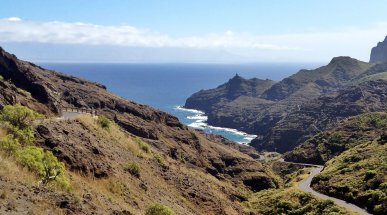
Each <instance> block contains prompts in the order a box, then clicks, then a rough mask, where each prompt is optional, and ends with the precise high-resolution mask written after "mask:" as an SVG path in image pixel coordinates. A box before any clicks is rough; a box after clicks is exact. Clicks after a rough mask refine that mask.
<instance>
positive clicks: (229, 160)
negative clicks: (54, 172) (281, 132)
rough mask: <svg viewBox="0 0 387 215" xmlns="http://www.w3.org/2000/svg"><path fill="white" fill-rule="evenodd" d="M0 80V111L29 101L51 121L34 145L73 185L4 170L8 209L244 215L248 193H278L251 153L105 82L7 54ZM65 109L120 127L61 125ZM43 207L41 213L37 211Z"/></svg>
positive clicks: (89, 122) (0, 63)
mask: <svg viewBox="0 0 387 215" xmlns="http://www.w3.org/2000/svg"><path fill="white" fill-rule="evenodd" d="M0 76H1V78H0V109H2V108H3V107H4V106H5V105H9V104H11V105H12V104H16V103H20V104H22V105H24V106H27V107H29V108H31V109H33V110H36V111H38V112H40V113H42V114H44V115H45V116H46V117H47V118H48V119H47V120H43V121H40V122H37V123H34V126H35V135H36V142H35V143H34V144H35V145H36V146H38V147H42V148H44V149H46V150H48V151H51V152H52V153H53V154H54V155H55V156H56V157H57V158H58V159H59V160H60V161H62V162H63V163H64V164H65V166H66V169H67V170H68V174H69V179H70V183H71V184H72V187H73V190H72V191H71V192H70V193H68V192H63V191H58V190H55V189H54V190H51V189H48V188H40V187H39V188H36V182H37V178H35V177H34V176H28V175H27V176H26V177H25V178H18V179H17V180H11V179H14V178H15V177H14V175H13V174H14V173H15V171H13V170H9V171H4V172H0V173H1V175H0V179H1V183H0V186H1V187H6V188H7V191H6V192H7V193H8V192H9V193H11V192H12V195H7V194H4V195H3V197H1V198H2V199H4V201H1V203H0V212H6V213H20V212H23V211H26V212H30V213H36V214H51V213H54V212H53V211H55V213H56V212H58V213H59V212H60V213H65V214H108V213H111V214H143V213H144V211H145V209H146V208H147V207H148V206H149V205H151V204H153V203H162V204H164V205H167V206H169V207H171V208H172V209H173V210H174V211H175V212H176V213H177V214H243V213H244V212H243V206H242V205H241V203H240V202H241V201H242V200H243V197H242V196H240V194H239V190H249V191H259V190H261V189H266V188H274V187H277V186H278V182H277V179H276V176H275V175H274V174H273V173H272V172H271V171H270V170H267V168H265V166H264V165H263V164H261V163H259V162H257V161H256V160H254V159H253V158H252V157H250V156H248V155H246V154H243V153H241V152H240V151H243V149H241V148H238V149H234V148H233V147H230V146H228V145H225V144H223V143H222V141H218V139H217V138H210V137H207V136H205V135H203V134H201V133H199V132H196V131H194V130H191V129H189V128H188V127H186V126H184V125H183V124H181V123H180V122H179V121H178V120H177V118H176V117H174V116H171V115H169V114H167V113H164V112H162V111H159V110H156V109H153V108H151V107H148V106H145V105H141V104H137V103H135V102H131V101H127V100H125V99H123V98H120V97H118V96H116V95H113V94H111V93H109V92H108V91H107V90H106V87H104V86H103V85H100V84H97V83H92V82H89V81H86V80H83V79H79V78H76V77H71V76H67V75H64V74H60V73H57V72H54V71H49V70H45V69H43V68H41V67H39V66H36V65H34V64H32V63H28V62H25V61H21V60H18V59H17V58H16V57H15V56H14V55H11V54H9V53H7V52H5V51H4V50H2V49H1V50H0ZM63 107H78V108H93V109H94V110H96V111H97V114H98V115H99V116H106V117H107V118H108V119H110V120H111V121H112V122H111V124H112V125H111V126H110V128H109V129H106V128H103V127H102V126H101V124H100V123H99V122H98V121H95V120H94V119H92V118H90V117H81V118H78V119H70V120H57V119H56V118H55V117H56V116H59V115H61V111H62V109H63ZM0 134H2V133H1V132H0ZM2 135H3V136H1V135H0V139H2V138H4V134H2ZM247 150H251V149H247ZM0 156H1V159H2V160H3V159H9V163H10V165H12V166H15V168H18V169H21V168H20V167H18V166H17V165H16V164H15V163H13V161H12V158H8V157H7V156H6V155H5V154H2V153H1V154H0ZM136 166H137V167H138V168H139V173H138V170H136V169H138V168H137V167H136ZM4 168H5V167H4ZM8 169H11V168H8ZM16 172H17V171H16ZM26 178H30V179H31V180H29V181H26V180H27V179H26ZM91 179H92V180H91ZM8 188H9V189H8ZM32 193H34V194H32ZM46 198H48V199H49V200H45V199H46ZM50 198H52V199H50ZM13 199H17V201H14V200H13ZM36 202H38V203H39V204H40V205H41V206H42V208H41V210H40V209H39V210H38V211H36V212H34V209H35V208H34V207H32V206H31V205H34V204H35V203H36ZM29 205H30V206H29ZM8 206H9V207H8ZM27 206H29V207H27Z"/></svg>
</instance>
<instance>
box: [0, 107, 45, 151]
mask: <svg viewBox="0 0 387 215" xmlns="http://www.w3.org/2000/svg"><path fill="white" fill-rule="evenodd" d="M39 117H42V115H41V114H39V113H37V112H35V111H33V110H31V109H29V108H27V107H24V106H22V105H20V104H16V105H13V106H12V105H6V106H4V108H3V109H2V110H1V111H0V122H1V124H2V126H3V127H4V128H5V129H6V130H8V132H9V133H11V134H13V135H14V136H15V138H18V139H19V140H20V141H21V142H24V143H26V144H31V143H32V142H33V141H34V133H33V130H32V126H31V125H32V123H33V121H34V120H36V119H37V118H39Z"/></svg>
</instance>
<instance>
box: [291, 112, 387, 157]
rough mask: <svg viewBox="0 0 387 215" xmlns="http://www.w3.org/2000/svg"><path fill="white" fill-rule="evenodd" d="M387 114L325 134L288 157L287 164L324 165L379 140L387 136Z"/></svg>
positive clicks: (373, 115)
mask: <svg viewBox="0 0 387 215" xmlns="http://www.w3.org/2000/svg"><path fill="white" fill-rule="evenodd" d="M386 128H387V113H383V112H373V113H366V114H362V115H359V116H355V117H351V118H349V119H345V120H344V121H341V122H340V123H339V124H338V125H337V126H335V127H334V128H331V129H329V130H326V131H323V132H321V133H319V134H317V135H315V136H313V137H312V138H310V139H309V140H307V141H306V142H305V143H303V144H301V145H299V146H297V147H296V148H295V149H293V150H292V151H290V152H287V153H286V154H285V156H284V158H285V160H286V161H292V162H298V163H311V164H324V163H325V162H327V161H328V160H330V159H332V158H333V157H335V156H337V155H339V154H341V153H342V152H344V151H345V150H348V149H350V148H353V147H354V146H356V145H357V144H361V143H365V142H369V141H372V140H374V139H377V138H379V137H380V136H381V135H382V134H384V133H385V132H386Z"/></svg>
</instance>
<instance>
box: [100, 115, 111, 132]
mask: <svg viewBox="0 0 387 215" xmlns="http://www.w3.org/2000/svg"><path fill="white" fill-rule="evenodd" d="M98 123H99V124H100V125H101V127H102V128H105V129H109V128H110V126H111V124H112V121H110V119H108V118H106V117H105V116H99V117H98Z"/></svg>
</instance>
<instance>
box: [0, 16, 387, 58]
mask: <svg viewBox="0 0 387 215" xmlns="http://www.w3.org/2000/svg"><path fill="white" fill-rule="evenodd" d="M386 29H387V23H384V22H381V23H373V24H370V25H368V26H360V27H359V26H357V27H348V28H344V29H336V30H331V31H321V30H309V31H307V32H303V33H294V34H275V35H263V34H252V33H246V32H233V31H231V30H230V31H226V32H220V33H208V34H205V35H192V36H185V37H173V36H170V35H168V34H165V33H159V32H155V31H152V30H148V29H141V28H136V27H133V26H129V25H118V26H104V25H96V24H90V23H82V22H62V21H50V22H36V21H29V20H22V19H20V18H18V17H10V18H3V19H0V42H1V43H9V42H33V43H45V44H61V45H63V44H69V45H90V46H96V45H103V46H106V45H107V46H120V47H137V48H138V47H143V48H182V49H208V50H222V51H227V52H228V53H231V54H233V55H238V56H242V57H243V56H246V57H248V58H257V59H258V61H273V60H274V61H276V60H277V61H281V60H282V61H323V60H327V59H329V58H332V57H334V56H338V55H350V56H352V57H356V58H359V59H362V60H368V56H369V51H370V49H371V48H372V46H374V45H375V44H376V43H377V42H378V41H380V40H382V39H383V38H384V36H385V35H386V34H387V30H386ZM317 56H318V57H317Z"/></svg>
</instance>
